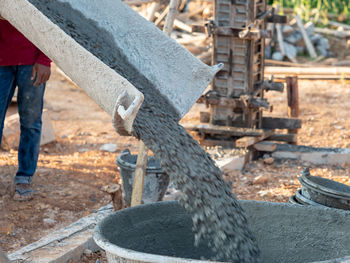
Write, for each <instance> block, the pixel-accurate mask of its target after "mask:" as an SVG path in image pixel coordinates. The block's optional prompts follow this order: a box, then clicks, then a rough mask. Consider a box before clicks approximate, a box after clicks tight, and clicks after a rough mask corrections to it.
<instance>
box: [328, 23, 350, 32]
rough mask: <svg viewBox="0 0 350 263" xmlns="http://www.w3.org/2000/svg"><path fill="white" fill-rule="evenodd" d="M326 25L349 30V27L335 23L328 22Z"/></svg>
mask: <svg viewBox="0 0 350 263" xmlns="http://www.w3.org/2000/svg"><path fill="white" fill-rule="evenodd" d="M327 24H328V25H331V26H336V27H342V28H343V29H344V30H350V26H349V25H347V24H342V23H339V22H335V21H328V22H327Z"/></svg>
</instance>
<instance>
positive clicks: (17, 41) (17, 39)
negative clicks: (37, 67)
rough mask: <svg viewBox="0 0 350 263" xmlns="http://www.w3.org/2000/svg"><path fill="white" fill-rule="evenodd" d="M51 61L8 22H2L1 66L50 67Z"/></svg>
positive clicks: (0, 35) (0, 31)
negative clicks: (36, 64)
mask: <svg viewBox="0 0 350 263" xmlns="http://www.w3.org/2000/svg"><path fill="white" fill-rule="evenodd" d="M50 62H51V60H50V59H49V58H48V57H47V56H45V55H44V53H42V52H41V51H40V50H39V49H38V48H37V47H36V46H34V45H33V44H32V43H31V42H30V41H29V40H28V39H27V38H26V37H25V36H23V35H22V33H20V32H19V31H18V30H17V29H16V28H14V27H13V26H12V25H11V24H10V23H9V22H7V21H6V20H0V66H19V65H34V64H35V63H39V64H42V65H45V66H48V67H49V66H50Z"/></svg>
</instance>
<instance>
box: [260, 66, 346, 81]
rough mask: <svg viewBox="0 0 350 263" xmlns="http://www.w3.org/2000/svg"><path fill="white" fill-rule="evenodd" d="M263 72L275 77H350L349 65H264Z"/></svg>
mask: <svg viewBox="0 0 350 263" xmlns="http://www.w3.org/2000/svg"><path fill="white" fill-rule="evenodd" d="M265 73H266V74H267V75H274V76H275V77H277V78H278V77H285V76H296V75H297V76H298V77H300V78H320V79H327V78H330V79H335V78H350V67H313V68H302V67H265Z"/></svg>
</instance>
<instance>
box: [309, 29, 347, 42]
mask: <svg viewBox="0 0 350 263" xmlns="http://www.w3.org/2000/svg"><path fill="white" fill-rule="evenodd" d="M314 31H315V32H316V33H319V34H324V35H331V36H334V37H338V38H346V39H348V38H350V32H347V31H338V30H333V29H329V28H319V27H316V28H315V30H314Z"/></svg>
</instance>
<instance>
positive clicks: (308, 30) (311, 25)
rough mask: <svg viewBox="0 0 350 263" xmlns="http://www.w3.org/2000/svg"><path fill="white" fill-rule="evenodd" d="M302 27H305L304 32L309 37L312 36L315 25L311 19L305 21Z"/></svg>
mask: <svg viewBox="0 0 350 263" xmlns="http://www.w3.org/2000/svg"><path fill="white" fill-rule="evenodd" d="M304 27H305V31H306V33H307V34H308V36H309V37H310V36H312V35H313V33H314V30H315V25H314V23H312V22H311V21H309V22H307V23H306V24H305V25H304Z"/></svg>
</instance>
